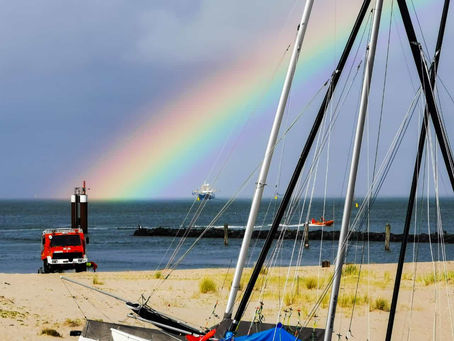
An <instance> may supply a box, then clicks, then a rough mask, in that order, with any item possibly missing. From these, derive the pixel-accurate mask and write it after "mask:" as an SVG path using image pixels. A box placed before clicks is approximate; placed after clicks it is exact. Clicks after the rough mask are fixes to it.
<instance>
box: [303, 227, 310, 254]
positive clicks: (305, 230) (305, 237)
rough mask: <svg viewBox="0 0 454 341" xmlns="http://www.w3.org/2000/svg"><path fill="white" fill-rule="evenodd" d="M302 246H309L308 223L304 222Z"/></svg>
mask: <svg viewBox="0 0 454 341" xmlns="http://www.w3.org/2000/svg"><path fill="white" fill-rule="evenodd" d="M303 238H304V247H305V248H306V249H307V248H309V223H306V224H304V237H303Z"/></svg>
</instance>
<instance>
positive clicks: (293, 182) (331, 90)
mask: <svg viewBox="0 0 454 341" xmlns="http://www.w3.org/2000/svg"><path fill="white" fill-rule="evenodd" d="M369 4H370V0H364V2H363V4H362V6H361V9H360V11H359V13H358V16H357V18H356V21H355V24H354V25H353V28H352V31H351V33H350V36H349V37H348V40H347V42H346V44H345V47H344V51H343V52H342V55H341V57H340V59H339V62H338V64H337V67H336V69H335V70H334V72H333V74H332V76H331V81H330V84H329V86H328V90H327V91H326V94H325V97H324V98H323V101H322V103H321V105H320V108H319V111H318V113H317V116H316V118H315V121H314V123H313V125H312V129H311V131H310V133H309V136H308V137H307V140H306V143H305V145H304V148H303V150H302V151H301V155H300V158H299V160H298V163H297V165H296V167H295V170H294V171H293V175H292V177H291V179H290V182H289V184H288V186H287V190H286V192H285V194H284V196H283V198H282V202H281V204H280V206H279V209H278V211H277V213H276V216H275V218H274V220H273V224H272V226H271V228H270V230H269V232H268V235H267V237H266V240H265V244H264V246H263V248H262V251H261V253H260V256H259V258H258V260H257V262H256V264H255V267H254V270H253V273H252V275H251V278H250V280H249V283H248V285H247V287H246V289H245V291H244V295H243V297H242V299H241V302H240V304H239V306H238V310H237V312H236V314H235V318H234V321H233V323H232V325H231V326H230V327H229V329H230V330H231V331H233V330H235V329H236V327H237V325H238V323H239V321H240V320H241V318H242V316H243V313H244V310H245V308H246V305H247V302H248V300H249V298H250V296H251V293H252V290H253V288H254V285H255V283H256V281H257V279H258V276H259V274H260V270H261V269H262V266H263V263H264V262H265V259H266V256H267V254H268V251H269V249H270V247H271V244H272V242H273V239H274V235H275V234H276V231H277V230H278V227H279V225H280V223H281V220H282V217H283V216H284V213H285V210H286V209H287V206H288V203H289V201H290V199H291V196H292V193H293V190H294V188H295V186H296V183H297V182H298V178H299V176H300V174H301V171H302V169H303V167H304V164H305V162H306V159H307V156H308V155H309V152H310V150H311V147H312V144H313V142H314V140H315V137H316V136H317V133H318V130H319V128H320V125H321V123H322V121H323V117H324V115H325V113H326V109H327V108H328V103H329V102H330V100H331V97H332V95H333V93H334V90H335V89H336V85H337V83H338V81H339V78H340V76H341V74H342V71H343V69H344V66H345V63H346V62H347V59H348V56H349V54H350V51H351V49H352V47H353V43H354V42H355V39H356V36H357V34H358V31H359V29H360V27H361V24H362V22H363V19H364V17H365V15H366V12H367V9H368V7H369Z"/></svg>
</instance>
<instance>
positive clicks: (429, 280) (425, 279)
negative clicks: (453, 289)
mask: <svg viewBox="0 0 454 341" xmlns="http://www.w3.org/2000/svg"><path fill="white" fill-rule="evenodd" d="M452 280H454V271H448V272H444V271H443V272H439V273H438V274H437V275H434V273H433V272H430V273H426V274H424V275H421V276H419V277H418V281H419V282H422V283H423V284H424V285H425V286H428V285H431V284H434V283H435V282H441V281H447V282H449V281H452Z"/></svg>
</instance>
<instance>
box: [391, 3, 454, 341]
mask: <svg viewBox="0 0 454 341" xmlns="http://www.w3.org/2000/svg"><path fill="white" fill-rule="evenodd" d="M398 3H399V8H400V11H401V14H402V19H403V20H404V24H405V29H406V31H407V36H408V40H409V42H410V46H411V47H412V51H413V50H414V49H415V52H416V51H417V53H416V54H417V56H419V60H417V59H418V58H417V57H415V52H413V56H414V57H415V63H416V68H417V69H418V72H419V74H420V78H421V72H422V71H423V70H421V69H420V67H419V66H420V65H422V66H424V71H426V70H427V68H426V64H425V62H424V64H421V52H420V51H419V49H420V45H419V43H418V42H417V40H416V35H415V32H414V29H413V26H412V23H411V18H410V15H409V13H408V8H407V6H406V4H405V2H404V1H398ZM448 9H449V0H445V2H444V6H443V13H442V16H441V22H440V28H439V31H438V38H437V45H436V48H435V55H434V60H433V62H432V65H431V68H430V75H429V76H430V88H428V89H429V92H430V94H431V95H433V92H432V90H433V88H434V86H435V79H436V75H437V70H438V62H439V60H440V52H441V47H442V43H443V37H444V32H445V26H446V19H447V15H448ZM421 83H422V84H423V90H424V92H425V94H426V98H427V88H426V87H425V86H424V83H423V80H422V78H421ZM427 102H429V101H427ZM430 113H433V111H431V110H430V107H429V103H427V105H426V108H425V111H424V119H423V123H422V127H421V132H420V135H419V143H418V152H417V155H416V161H415V165H414V169H413V179H412V183H411V189H410V196H409V199H408V206H407V214H406V217H405V225H404V233H403V240H402V244H401V248H400V255H399V263H398V265H397V271H396V279H395V282H394V290H393V298H392V302H391V308H390V312H389V319H388V328H387V330H386V341H391V336H392V331H393V325H394V318H395V314H396V307H397V299H398V296H399V289H400V281H401V278H402V270H403V264H404V261H405V252H406V249H407V240H408V234H409V232H410V223H411V217H412V214H413V206H414V202H415V195H416V189H417V186H418V177H419V171H420V168H421V161H422V157H423V152H424V144H425V140H426V133H427V127H428V123H429V114H430ZM435 114H436V115H437V119H438V120H437V119H434V117H433V115H432V121H433V122H434V127H435V130H437V127H436V122H437V123H439V125H440V126H441V128H443V126H442V125H441V124H440V122H441V120H439V117H438V112H436V113H435ZM440 133H441V134H442V136H443V137H444V138H443V139H441V138H440V137H441V136H440ZM443 133H444V130H442V131H441V132H437V138H438V139H439V142H440V146H444V147H445V150H446V151H447V152H448V153H449V154H448V156H450V154H451V151H450V149H449V144H448V143H447V140H445V137H446V135H443ZM445 143H446V145H445ZM442 151H443V147H442ZM443 156H444V154H443ZM446 161H447V159H446V158H445V163H446ZM448 161H450V165H452V158H451V159H450V160H448ZM450 165H449V164H448V163H446V166H447V171H448V174H449V176H450V180H451V185H453V181H452V179H453V174H452V171H453V169H452V168H450Z"/></svg>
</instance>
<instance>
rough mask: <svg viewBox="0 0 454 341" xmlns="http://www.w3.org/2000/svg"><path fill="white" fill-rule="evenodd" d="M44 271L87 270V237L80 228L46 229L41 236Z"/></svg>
mask: <svg viewBox="0 0 454 341" xmlns="http://www.w3.org/2000/svg"><path fill="white" fill-rule="evenodd" d="M41 245H42V249H41V260H42V261H43V272H45V273H49V272H56V271H62V270H67V269H75V270H76V272H80V271H86V269H87V266H86V264H87V257H86V254H85V250H86V239H85V235H84V233H83V230H82V229H80V228H75V229H73V228H62V229H48V230H44V231H43V233H42V238H41Z"/></svg>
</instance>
